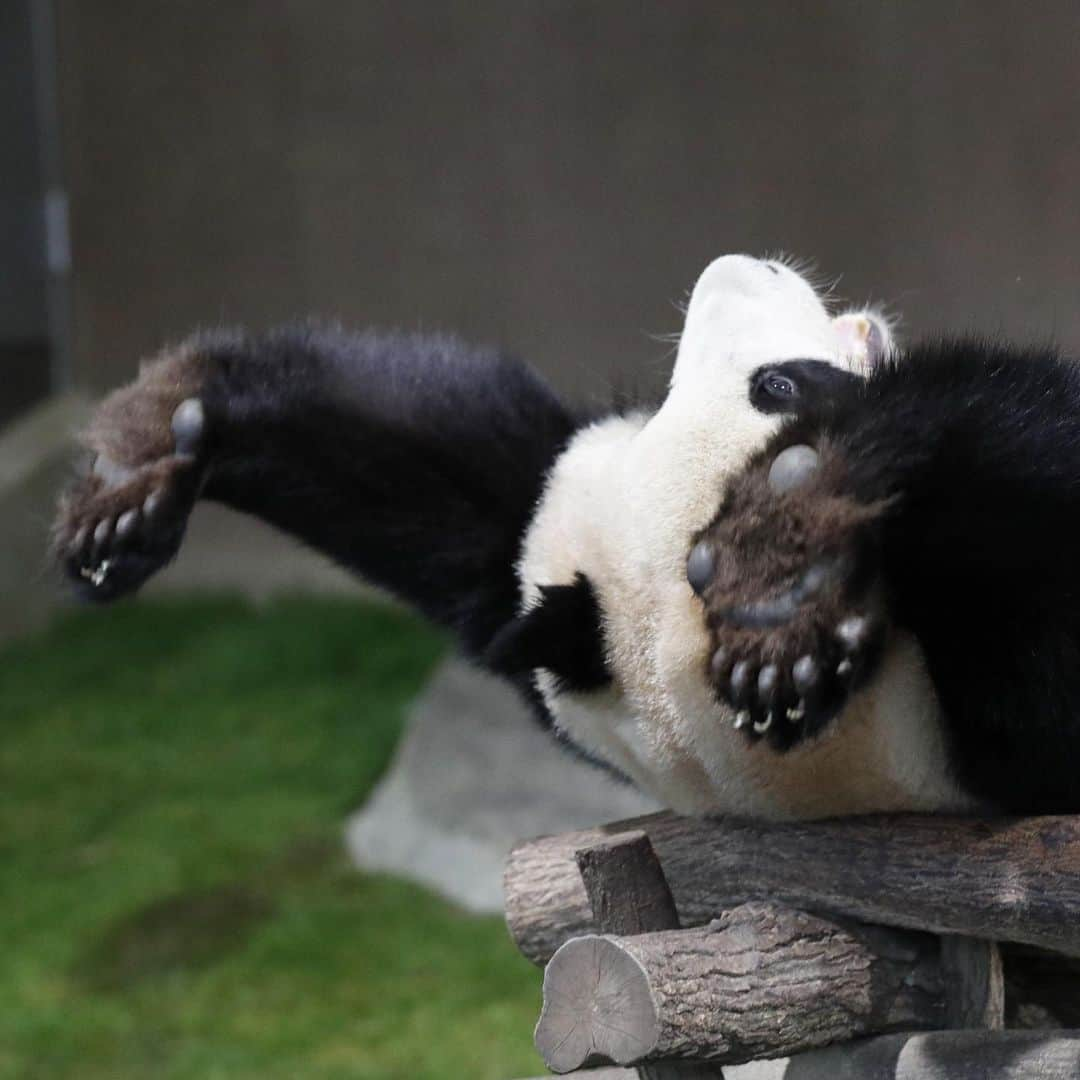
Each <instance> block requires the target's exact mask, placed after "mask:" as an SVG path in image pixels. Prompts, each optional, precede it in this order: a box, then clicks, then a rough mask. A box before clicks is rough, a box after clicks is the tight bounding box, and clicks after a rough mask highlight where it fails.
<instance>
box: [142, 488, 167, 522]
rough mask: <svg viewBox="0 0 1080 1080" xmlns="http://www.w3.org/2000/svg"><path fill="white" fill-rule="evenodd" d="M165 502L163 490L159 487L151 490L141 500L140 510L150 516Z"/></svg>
mask: <svg viewBox="0 0 1080 1080" xmlns="http://www.w3.org/2000/svg"><path fill="white" fill-rule="evenodd" d="M164 502H165V492H164V491H162V490H161V489H160V488H159V489H158V490H157V491H151V492H150V494H149V495H147V496H146V498H145V499H144V500H143V505H142V510H143V514H144V515H145V516H146V517H148V518H152V517H154V515H155V514H157V512H158V511H159V510H160V509H161V507H162V505H163V504H164Z"/></svg>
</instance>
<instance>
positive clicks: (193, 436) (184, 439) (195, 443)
mask: <svg viewBox="0 0 1080 1080" xmlns="http://www.w3.org/2000/svg"><path fill="white" fill-rule="evenodd" d="M205 423H206V414H205V411H204V409H203V403H202V402H201V401H200V400H199V399H198V398H188V399H187V400H185V401H181V402H180V404H179V405H177V407H176V412H174V413H173V416H172V433H173V438H174V439H175V440H176V452H177V454H181V455H184V456H187V457H192V456H194V455H195V454H196V453H197V452H198V449H199V443H200V442H202V436H203V428H204V427H205Z"/></svg>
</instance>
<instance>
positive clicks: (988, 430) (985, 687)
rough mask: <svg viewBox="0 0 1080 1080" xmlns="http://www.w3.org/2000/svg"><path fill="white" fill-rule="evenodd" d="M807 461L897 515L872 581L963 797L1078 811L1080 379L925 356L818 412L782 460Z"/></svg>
mask: <svg viewBox="0 0 1080 1080" xmlns="http://www.w3.org/2000/svg"><path fill="white" fill-rule="evenodd" d="M796 444H810V445H816V446H822V447H831V453H833V454H834V455H835V457H836V458H838V459H839V461H840V462H841V463H842V466H843V476H842V479H841V480H839V481H838V482H837V484H836V486H835V491H833V492H831V493H832V494H839V495H842V496H850V497H852V498H853V499H854V500H856V501H857V503H859V504H866V505H869V504H875V503H877V504H880V505H881V506H882V507H883V512H882V514H881V515H880V517H878V518H876V519H875V520H874V521H873V522H872V523H871V524H869V525H868V526H867V529H868V530H869V532H870V534H871V536H872V543H871V544H870V545H869V547H870V550H872V551H873V553H874V555H873V557H874V560H875V564H874V567H873V570H874V572H875V573H876V574H877V575H878V577H879V580H880V583H881V584H882V586H883V588H884V593H885V598H886V604H887V612H888V616H889V618H890V620H891V621H892V622H893V623H894V624H895V625H897V626H900V627H902V628H904V629H906V630H908V631H910V632H911V633H913V634H914V635H915V636H916V637H917V639H918V640H919V642H920V644H921V646H922V649H923V651H924V653H925V656H926V661H927V665H928V668H929V672H930V676H931V678H932V680H933V683H934V686H935V687H936V690H937V693H938V696H939V698H940V701H941V704H942V707H943V709H944V712H945V716H946V721H947V734H948V739H949V742H950V752H949V758H950V762H951V764H952V767H953V769H954V771H955V774H956V776H957V778H958V780H959V781H960V782H961V784H962V785H963V786H964V787H965V788H966V789H967V790H969V791H970V792H972V793H973V794H975V795H976V796H979V797H981V798H983V799H985V800H987V801H989V802H991V803H993V804H996V805H998V806H1000V807H1002V808H1004V809H1007V810H1012V811H1024V812H1066V811H1068V812H1075V811H1080V769H1078V765H1080V558H1078V541H1080V368H1078V367H1077V365H1076V364H1074V363H1071V362H1068V361H1065V360H1063V359H1062V358H1060V357H1059V356H1058V355H1057V354H1056V353H1054V352H1053V351H1050V350H1045V349H1044V350H1019V349H1014V348H1009V347H1006V346H1002V345H998V344H993V343H988V342H985V341H979V340H966V341H943V342H939V343H934V344H929V345H924V346H922V347H919V348H915V349H913V350H911V351H910V352H908V353H907V355H906V356H904V357H903V358H901V359H899V360H898V361H896V362H892V363H887V364H885V365H884V366H883V367H881V368H880V369H879V370H878V371H876V372H875V373H874V374H873V375H872V376H871V377H870V378H869V379H868V380H867V381H865V382H862V383H859V384H858V385H857V386H854V387H851V386H845V387H843V388H842V389H841V392H840V393H839V394H837V395H836V396H835V397H834V398H832V399H830V400H828V401H826V402H823V403H818V404H815V403H813V402H808V403H807V404H806V407H805V408H802V409H800V410H799V412H798V415H797V417H796V418H795V419H793V420H792V421H791V422H789V424H788V425H787V426H786V427H785V428H784V429H783V430H782V431H781V433H780V434H779V436H778V437H777V438H775V439H774V440H773V441H772V442H771V444H770V446H769V448H768V450H767V453H766V456H769V455H771V456H775V454H776V453H777V452H779V451H780V450H781V449H783V448H785V447H787V446H792V445H796ZM814 558H815V553H814V552H808V553H807V559H808V562H812V561H813V560H814ZM853 565H854V564H853ZM860 572H861V573H865V572H866V566H865V564H863V565H862V566H861V567H860Z"/></svg>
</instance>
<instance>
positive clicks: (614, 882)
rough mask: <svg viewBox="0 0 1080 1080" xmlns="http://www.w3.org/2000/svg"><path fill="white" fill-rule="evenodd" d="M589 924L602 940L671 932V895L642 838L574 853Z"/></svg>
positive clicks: (616, 839) (627, 837)
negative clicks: (587, 905) (594, 928)
mask: <svg viewBox="0 0 1080 1080" xmlns="http://www.w3.org/2000/svg"><path fill="white" fill-rule="evenodd" d="M574 860H575V862H576V863H577V866H578V872H579V873H580V874H581V881H582V884H583V885H584V886H585V894H586V896H587V897H588V898H589V909H590V910H591V912H592V917H593V923H594V925H595V926H596V928H597V929H598V930H599V931H600V933H602V934H644V933H646V932H648V931H651V930H676V929H678V926H679V916H678V913H677V912H676V911H675V901H674V900H673V899H672V898H671V889H669V888H668V883H667V881H666V880H665V878H664V871H663V870H662V869H661V868H660V860H659V859H658V858H657V857H656V852H655V851H653V846H652V844H651V843H650V842H649V838H648V836H646V835H645V833H644V832H643V831H642V830H641V829H634V830H633V831H631V832H626V833H620V834H618V835H616V836H613V837H610V838H608V839H605V840H603V841H601V842H600V843H598V844H593V845H591V846H590V847H586V848H581V849H580V850H578V851H575V852H574Z"/></svg>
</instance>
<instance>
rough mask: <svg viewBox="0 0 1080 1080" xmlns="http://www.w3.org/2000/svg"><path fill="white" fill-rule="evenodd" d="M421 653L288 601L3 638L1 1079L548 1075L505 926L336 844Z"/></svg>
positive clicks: (393, 625)
mask: <svg viewBox="0 0 1080 1080" xmlns="http://www.w3.org/2000/svg"><path fill="white" fill-rule="evenodd" d="M442 648H443V642H442V641H441V639H440V638H438V637H437V636H435V635H434V634H432V633H431V632H430V631H428V630H426V629H424V628H423V627H422V626H420V625H419V624H418V623H416V622H415V621H413V620H411V619H409V618H408V617H406V616H404V615H402V614H400V613H398V612H396V611H392V610H388V609H385V608H380V607H375V606H368V607H363V606H359V605H357V604H356V603H353V602H346V601H340V600H322V599H319V600H316V599H299V598H298V599H289V600H283V601H280V602H277V603H274V604H273V605H271V606H269V607H266V608H261V609H253V608H252V607H250V606H248V605H247V604H245V603H244V602H242V601H239V600H232V599H222V600H191V601H179V600H177V601H168V602H160V601H159V602H153V603H142V604H129V605H122V606H120V607H117V608H114V609H110V610H106V611H85V612H80V613H77V614H75V615H72V616H68V617H65V618H64V619H62V620H60V621H59V622H57V623H56V624H55V625H54V626H53V627H52V629H50V630H49V631H48V632H46V633H44V634H40V635H38V636H36V637H34V638H33V639H30V640H26V641H22V642H18V643H16V644H14V645H12V646H9V647H7V648H6V649H4V650H3V651H0V955H2V962H0V1076H4V1077H8V1076H12V1077H16V1076H17V1077H20V1078H22V1077H27V1078H34V1077H79V1078H80V1080H82V1078H95V1077H109V1078H110V1080H114V1078H127V1077H166V1078H175V1077H191V1078H199V1080H206V1078H217V1077H229V1078H231V1077H260V1078H264V1077H290V1078H293V1077H296V1078H306V1077H316V1078H321V1077H342V1078H344V1077H371V1078H376V1077H378V1078H382V1077H408V1078H417V1080H420V1078H425V1077H453V1078H462V1080H464V1078H468V1080H481V1078H485V1077H487V1078H491V1080H506V1078H509V1077H515V1076H529V1075H535V1074H537V1073H540V1072H542V1071H543V1070H542V1068H541V1066H540V1063H539V1059H538V1057H537V1056H536V1055H535V1053H534V1051H533V1049H532V1044H531V1037H530V1034H531V1029H532V1025H533V1023H534V1022H535V1019H536V1015H537V1010H538V1006H539V981H540V980H539V975H538V973H537V972H536V970H535V969H534V968H532V967H531V965H529V964H528V963H526V962H525V961H524V960H522V959H521V958H520V957H519V956H518V955H517V953H516V951H515V950H514V948H513V946H512V945H511V944H510V942H509V940H508V938H507V935H506V931H505V929H504V927H503V925H502V921H501V920H500V919H497V918H483V919H478V918H474V917H470V916H468V915H465V914H463V913H461V912H459V911H458V910H456V909H455V908H454V907H452V906H451V905H449V904H447V903H444V902H443V901H441V900H439V899H438V898H436V897H434V896H433V895H431V894H430V893H428V892H426V891H424V890H423V889H420V888H417V887H415V886H412V885H408V884H405V883H404V882H401V881H397V880H394V879H392V878H387V877H380V876H371V875H364V874H361V873H359V872H357V871H355V870H353V869H352V868H350V867H349V865H348V863H347V861H346V859H345V857H344V856H343V854H342V846H341V828H342V823H343V820H344V818H345V816H346V814H347V812H348V811H349V810H350V809H351V808H352V807H354V806H355V805H356V804H357V803H358V802H359V801H360V800H362V798H363V797H364V795H365V793H366V792H367V791H368V790H369V789H370V787H371V785H372V784H373V782H374V781H375V780H376V779H377V777H378V776H379V774H380V773H381V772H382V770H383V769H384V767H385V766H386V764H387V761H388V759H389V756H390V754H391V752H392V750H393V747H394V743H395V740H396V738H397V734H398V731H399V727H400V724H401V718H402V711H403V707H404V706H405V705H406V704H407V703H408V702H409V700H410V699H411V698H412V697H413V696H414V695H415V694H416V692H417V691H418V690H419V688H420V687H421V685H422V683H423V681H424V679H425V677H426V676H427V674H428V673H429V671H430V670H431V667H432V665H433V664H434V663H435V661H436V659H437V658H438V656H439V654H440V652H441V650H442Z"/></svg>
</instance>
